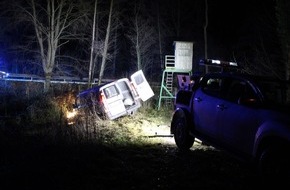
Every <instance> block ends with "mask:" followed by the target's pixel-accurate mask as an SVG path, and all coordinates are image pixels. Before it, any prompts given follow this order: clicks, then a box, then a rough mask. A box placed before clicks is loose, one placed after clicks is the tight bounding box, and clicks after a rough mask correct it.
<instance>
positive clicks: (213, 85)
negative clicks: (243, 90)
mask: <svg viewBox="0 0 290 190" xmlns="http://www.w3.org/2000/svg"><path fill="white" fill-rule="evenodd" d="M220 89H221V79H220V78H208V79H207V81H206V82H204V83H203V86H202V90H203V91H204V93H206V94H208V95H211V96H216V97H219V95H220Z"/></svg>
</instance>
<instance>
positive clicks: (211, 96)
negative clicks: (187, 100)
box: [193, 79, 220, 140]
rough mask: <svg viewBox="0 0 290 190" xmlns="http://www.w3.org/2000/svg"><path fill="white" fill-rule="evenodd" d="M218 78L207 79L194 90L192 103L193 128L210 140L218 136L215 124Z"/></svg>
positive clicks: (218, 88) (218, 87)
mask: <svg viewBox="0 0 290 190" xmlns="http://www.w3.org/2000/svg"><path fill="white" fill-rule="evenodd" d="M219 80H220V79H208V80H207V81H204V83H203V84H202V85H201V86H200V87H199V88H198V89H197V90H196V93H195V95H194V103H193V117H194V123H195V129H196V130H197V132H198V133H201V134H202V136H206V137H207V138H209V139H210V140H216V139H218V138H219V135H220V132H219V128H218V126H216V121H217V118H216V115H217V111H218V109H217V107H216V105H217V104H218V103H219V101H220V99H219V94H220V84H219Z"/></svg>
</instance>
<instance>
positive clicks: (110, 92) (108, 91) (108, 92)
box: [104, 85, 119, 98]
mask: <svg viewBox="0 0 290 190" xmlns="http://www.w3.org/2000/svg"><path fill="white" fill-rule="evenodd" d="M104 93H105V96H106V98H112V97H114V96H118V94H119V92H118V90H117V88H116V86H115V85H112V86H109V87H107V88H105V89H104Z"/></svg>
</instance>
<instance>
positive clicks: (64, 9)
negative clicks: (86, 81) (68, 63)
mask: <svg viewBox="0 0 290 190" xmlns="http://www.w3.org/2000/svg"><path fill="white" fill-rule="evenodd" d="M80 3H81V2H79V1H78V5H79V4H80ZM10 5H12V6H13V7H12V8H11V9H10V11H11V12H14V14H13V16H14V17H15V19H16V20H18V22H19V23H21V22H22V24H23V23H28V24H31V25H32V26H33V29H34V34H33V33H32V32H30V33H29V32H27V33H29V36H30V38H29V40H30V41H29V44H33V43H34V42H36V43H37V44H38V45H37V50H35V49H34V48H33V49H28V48H27V49H26V51H30V52H34V53H36V52H37V53H38V55H39V57H40V62H41V65H42V69H43V73H44V77H45V83H44V92H48V91H49V90H50V81H51V77H52V75H53V72H54V69H55V64H56V55H57V50H58V49H59V48H60V47H61V46H63V45H65V44H67V43H68V42H69V41H70V40H72V39H73V38H77V37H76V33H75V32H74V31H75V28H76V23H77V22H79V21H80V18H81V17H82V15H84V14H85V13H84V12H81V11H79V7H77V4H76V1H70V0H43V1H35V0H27V1H20V0H15V1H13V0H12V1H11V2H10ZM34 40H36V41H34ZM31 47H34V46H33V45H31ZM31 47H30V48H31Z"/></svg>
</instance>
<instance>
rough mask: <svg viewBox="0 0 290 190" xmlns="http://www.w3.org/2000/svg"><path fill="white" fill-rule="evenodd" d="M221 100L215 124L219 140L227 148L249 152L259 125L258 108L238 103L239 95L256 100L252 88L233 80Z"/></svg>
mask: <svg viewBox="0 0 290 190" xmlns="http://www.w3.org/2000/svg"><path fill="white" fill-rule="evenodd" d="M227 91H228V93H225V96H224V97H223V101H222V102H220V103H219V104H218V105H217V107H218V108H219V111H218V113H217V118H218V120H217V126H218V128H219V129H220V133H221V136H220V142H222V143H223V144H225V145H226V146H227V147H228V148H235V151H237V152H243V153H247V154H250V153H251V151H252V147H253V143H254V139H255V134H256V131H257V128H258V126H259V118H260V115H259V109H258V108H257V107H253V106H250V104H252V103H254V102H249V103H248V104H249V105H245V104H243V103H240V101H239V100H241V97H242V96H243V97H244V99H245V97H247V98H246V99H248V100H257V97H256V96H255V94H254V91H253V89H252V88H251V87H250V86H249V85H246V83H245V82H242V81H239V83H238V82H237V81H233V82H232V84H231V85H230V86H229V87H228V90H227Z"/></svg>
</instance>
